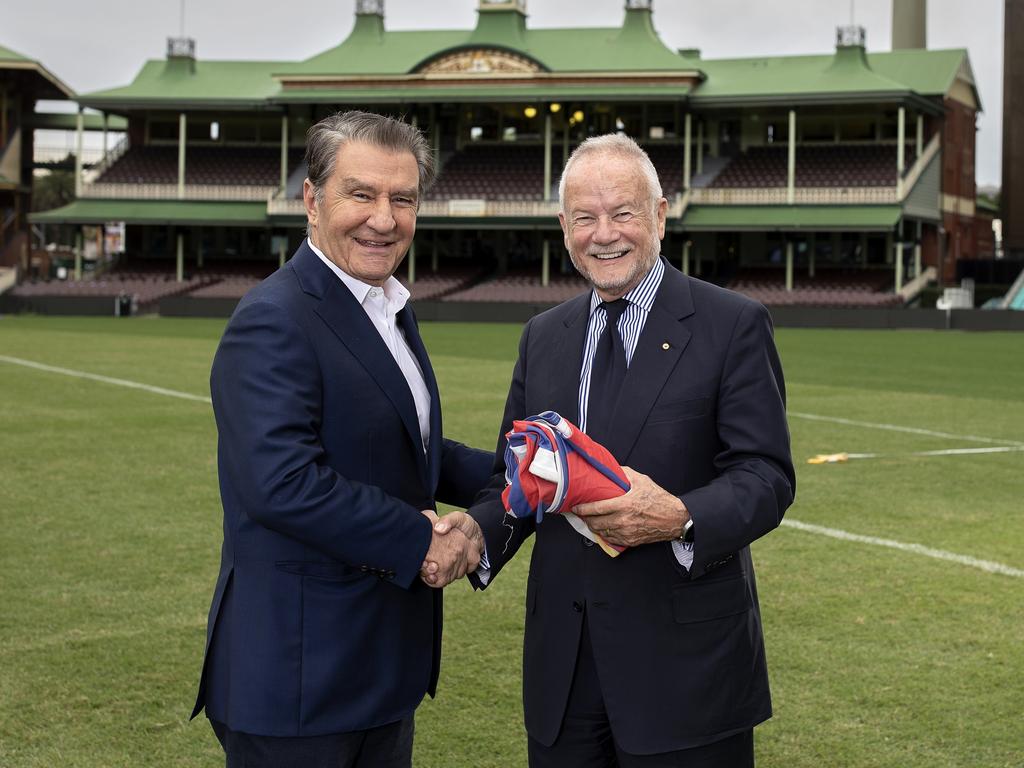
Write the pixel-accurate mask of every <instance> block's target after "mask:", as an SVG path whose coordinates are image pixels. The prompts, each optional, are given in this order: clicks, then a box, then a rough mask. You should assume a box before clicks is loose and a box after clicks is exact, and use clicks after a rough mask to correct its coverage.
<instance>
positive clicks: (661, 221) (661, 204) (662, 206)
mask: <svg viewBox="0 0 1024 768" xmlns="http://www.w3.org/2000/svg"><path fill="white" fill-rule="evenodd" d="M656 214H657V217H658V239H659V240H664V239H665V218H666V217H667V216H668V200H666V199H665V198H664V197H662V198H660V199H659V200H658V208H657V211H656Z"/></svg>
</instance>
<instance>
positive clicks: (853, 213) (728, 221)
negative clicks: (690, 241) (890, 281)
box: [683, 205, 901, 232]
mask: <svg viewBox="0 0 1024 768" xmlns="http://www.w3.org/2000/svg"><path fill="white" fill-rule="evenodd" d="M900 214H901V210H900V207H899V206H898V205H691V206H689V207H688V208H687V209H686V212H685V213H684V214H683V229H686V230H689V231H714V230H720V229H724V230H748V231H757V232H762V231H772V230H787V231H800V230H809V231H818V232H821V231H826V230H835V231H841V232H848V231H853V230H864V231H870V232H876V231H886V230H890V229H892V228H893V227H894V226H896V222H897V221H899V218H900Z"/></svg>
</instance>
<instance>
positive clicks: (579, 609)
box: [572, 600, 583, 613]
mask: <svg viewBox="0 0 1024 768" xmlns="http://www.w3.org/2000/svg"><path fill="white" fill-rule="evenodd" d="M572 609H573V610H574V611H576V613H582V612H583V603H581V602H580V601H579V600H573V601H572Z"/></svg>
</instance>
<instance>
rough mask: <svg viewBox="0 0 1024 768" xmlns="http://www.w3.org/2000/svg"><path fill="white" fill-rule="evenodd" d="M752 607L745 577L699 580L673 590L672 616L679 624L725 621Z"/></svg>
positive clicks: (741, 575)
mask: <svg viewBox="0 0 1024 768" xmlns="http://www.w3.org/2000/svg"><path fill="white" fill-rule="evenodd" d="M752 607H753V602H752V601H751V598H750V590H749V589H748V588H747V580H746V577H745V576H744V575H743V574H742V573H741V574H740V575H738V576H732V577H730V578H728V579H714V580H708V579H697V580H696V581H691V582H690V583H688V584H684V585H680V586H677V587H673V588H672V613H673V616H674V618H675V620H676V623H677V624H694V623H696V622H699V621H712V620H714V619H724V618H725V617H727V616H735V615H736V614H738V613H745V612H746V611H749V610H750V609H751V608H752Z"/></svg>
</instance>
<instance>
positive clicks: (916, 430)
mask: <svg viewBox="0 0 1024 768" xmlns="http://www.w3.org/2000/svg"><path fill="white" fill-rule="evenodd" d="M788 414H789V415H790V416H794V417H796V418H798V419H808V420H810V421H827V422H831V423H832V424H845V425H847V426H850V427H866V428H868V429H885V430H888V431H890V432H907V433H909V434H912V435H927V436H928V437H944V438H947V439H949V440H966V441H967V442H969V443H997V444H1000V443H1001V444H1003V445H1013V446H1017V447H1019V448H1024V442H1021V441H1019V440H1006V439H1003V438H995V437H981V436H980V435H956V434H953V433H952V432H937V431H935V430H933V429H921V428H920V427H903V426H900V425H899V424H880V423H877V422H873V421H855V420H854V419H844V418H841V417H839V416H819V415H818V414H815V413H800V412H798V411H789V412H788Z"/></svg>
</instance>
